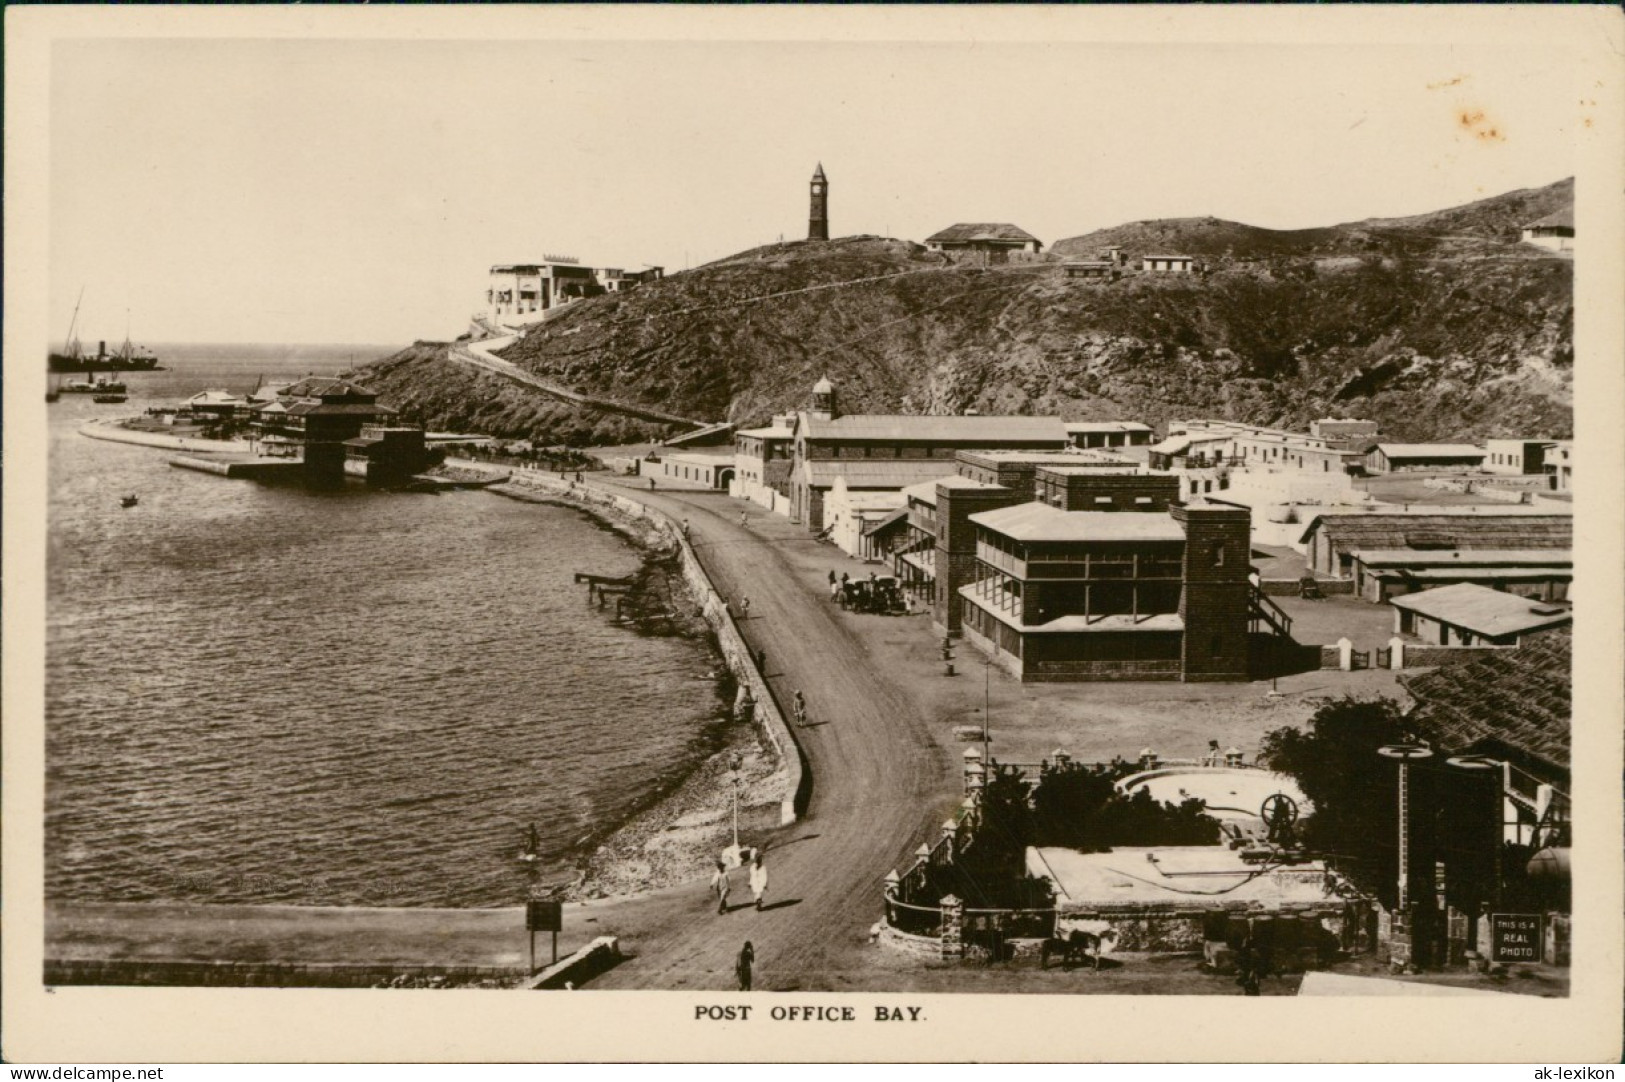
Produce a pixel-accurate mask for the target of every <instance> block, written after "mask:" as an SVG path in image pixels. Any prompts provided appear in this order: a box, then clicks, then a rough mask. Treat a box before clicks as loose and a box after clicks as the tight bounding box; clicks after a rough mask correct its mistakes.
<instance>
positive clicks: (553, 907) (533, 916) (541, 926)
mask: <svg viewBox="0 0 1625 1082" xmlns="http://www.w3.org/2000/svg"><path fill="white" fill-rule="evenodd" d="M563 928H564V903H562V902H538V901H529V902H526V903H525V930H526V931H528V932H558V931H563Z"/></svg>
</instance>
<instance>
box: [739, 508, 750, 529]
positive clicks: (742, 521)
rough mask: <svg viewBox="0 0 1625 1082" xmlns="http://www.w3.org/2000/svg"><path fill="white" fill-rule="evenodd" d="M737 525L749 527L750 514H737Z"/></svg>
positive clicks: (746, 512)
mask: <svg viewBox="0 0 1625 1082" xmlns="http://www.w3.org/2000/svg"><path fill="white" fill-rule="evenodd" d="M739 525H741V526H748V525H750V512H749V511H748V510H747V511H741V512H739Z"/></svg>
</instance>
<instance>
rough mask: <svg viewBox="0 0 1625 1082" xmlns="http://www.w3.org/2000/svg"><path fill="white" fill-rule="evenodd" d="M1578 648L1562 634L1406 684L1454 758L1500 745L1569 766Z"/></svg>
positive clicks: (1424, 718) (1418, 711)
mask: <svg viewBox="0 0 1625 1082" xmlns="http://www.w3.org/2000/svg"><path fill="white" fill-rule="evenodd" d="M1573 660H1574V643H1573V638H1572V636H1571V635H1570V633H1569V632H1567V631H1554V632H1552V633H1551V634H1548V635H1541V636H1539V637H1537V638H1535V639H1532V640H1530V641H1529V642H1526V643H1523V644H1522V645H1521V646H1519V647H1518V648H1517V649H1515V650H1500V651H1497V652H1495V653H1493V654H1487V655H1485V656H1483V657H1478V658H1474V659H1473V660H1472V661H1466V662H1462V663H1459V664H1456V665H1445V666H1442V667H1440V668H1438V669H1435V670H1433V671H1432V672H1430V673H1425V674H1423V675H1421V676H1413V677H1403V676H1402V677H1400V681H1401V683H1402V684H1403V685H1404V687H1405V690H1406V691H1408V692H1410V695H1411V697H1412V698H1413V699H1415V700H1416V710H1415V716H1416V717H1417V718H1418V719H1420V720H1421V721H1423V722H1425V723H1426V724H1427V726H1428V727H1429V728H1431V729H1432V730H1433V734H1434V735H1435V736H1436V737H1437V739H1438V740H1439V741H1440V742H1441V743H1442V744H1444V746H1445V748H1446V750H1448V751H1451V752H1464V751H1471V750H1473V748H1474V747H1475V746H1478V745H1482V744H1485V743H1490V744H1499V745H1502V746H1505V747H1509V748H1513V749H1516V750H1519V751H1523V752H1525V753H1527V754H1530V755H1533V756H1536V757H1538V758H1540V759H1544V760H1546V761H1547V762H1548V763H1551V764H1553V765H1554V766H1557V767H1559V768H1561V769H1563V770H1567V769H1568V766H1569V733H1570V728H1571V724H1572V716H1573V698H1574V678H1573V672H1572V668H1573Z"/></svg>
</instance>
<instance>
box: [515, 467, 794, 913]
mask: <svg viewBox="0 0 1625 1082" xmlns="http://www.w3.org/2000/svg"><path fill="white" fill-rule="evenodd" d="M527 480H528V481H529V483H526V481H521V480H519V479H518V478H517V477H516V478H515V479H514V480H512V481H510V482H508V483H506V484H503V485H498V486H494V487H493V488H491V489H490V490H489V491H491V492H493V493H495V494H496V495H499V496H502V497H504V498H507V499H513V500H519V501H520V502H524V503H541V504H550V505H553V506H558V507H566V508H569V509H571V510H574V511H577V512H580V513H581V514H584V515H587V516H588V517H590V518H593V519H595V520H597V521H598V522H600V523H602V524H603V525H604V526H605V528H607V529H609V530H611V531H612V532H615V533H617V534H619V535H620V536H622V537H623V538H624V539H625V540H626V541H627V542H628V543H629V544H632V545H633V546H634V547H635V548H637V549H638V550H639V551H640V553H641V555H642V557H643V567H642V569H641V570H640V572H639V574H638V578H639V580H640V584H639V586H636V587H634V590H633V594H632V595H629V596H635V595H636V594H637V593H638V591H639V590H640V589H641V588H642V587H643V585H644V584H643V582H642V581H641V580H644V579H646V578H648V577H650V576H651V574H652V573H653V572H656V571H658V570H660V564H661V563H662V562H663V561H666V560H670V559H672V557H673V556H674V555H675V553H674V552H673V551H672V549H671V544H672V539H671V538H670V537H668V536H667V535H666V533H665V531H664V530H663V529H661V528H659V527H658V526H655V525H654V524H653V523H651V522H649V520H648V519H645V518H635V517H633V516H630V515H626V514H624V513H622V512H621V511H620V509H619V508H618V507H616V506H614V505H608V506H606V505H604V504H601V503H599V502H597V501H594V500H588V499H582V498H580V497H579V496H576V495H575V493H576V492H577V491H581V486H575V487H574V488H571V487H567V486H570V484H571V483H570V482H568V481H565V482H558V481H555V480H553V479H552V478H533V479H531V478H527ZM537 481H547V482H550V483H549V484H548V486H547V487H546V488H545V489H544V488H541V487H540V486H539V485H538V484H537V483H536V482H537ZM655 592H656V593H658V594H660V595H661V596H659V597H658V601H659V602H661V603H663V604H664V605H665V606H666V607H667V609H668V611H667V612H666V613H656V614H654V617H656V618H658V617H660V616H663V615H665V616H676V613H677V612H678V611H679V610H680V612H681V615H680V616H676V619H677V620H678V621H680V623H681V624H684V625H688V626H687V627H682V628H680V629H679V630H676V631H675V632H674V633H676V634H682V635H689V636H691V637H695V638H704V639H705V640H706V646H707V648H708V649H709V651H710V652H711V654H712V659H713V660H714V661H715V662H716V664H717V666H718V668H717V670H715V672H716V673H717V676H718V679H719V680H724V679H725V680H726V683H725V684H724V685H723V686H722V687H720V688H719V689H718V690H719V691H723V692H726V691H727V690H728V689H729V687H731V686H736V685H735V682H734V680H733V679H732V676H731V674H730V673H728V671H727V664H728V662H727V658H726V656H725V654H724V652H723V651H722V649H721V648H720V645H719V644H718V642H717V640H716V636H715V635H714V633H712V632H711V630H710V627H709V624H708V623H707V622H706V620H705V614H704V606H703V605H702V604H701V602H700V600H699V599H698V598H697V597H696V596H695V594H694V589H693V584H692V583H690V582H689V581H688V579H687V578H686V577H680V578H679V580H678V582H676V583H672V582H670V580H669V577H668V580H667V582H666V583H665V584H664V589H663V590H662V589H657V590H656V591H655ZM640 600H642V599H640ZM637 607H641V606H640V605H637V603H636V602H635V608H634V611H633V612H632V613H630V614H629V620H630V622H632V623H634V624H639V625H642V624H644V623H645V622H647V621H648V620H650V619H651V617H650V616H649V615H647V614H644V613H640V612H638V611H636V609H637ZM696 624H697V625H698V626H697V627H696V626H694V625H696ZM701 629H704V630H703V631H701ZM640 633H645V634H651V633H653V634H658V633H659V632H651V631H648V630H645V629H643V628H642V627H640ZM715 716H716V718H717V722H718V724H717V728H718V729H719V730H720V732H721V734H722V744H721V746H720V747H719V748H717V749H716V750H714V751H713V752H711V753H710V754H708V755H706V756H705V757H704V758H702V759H701V760H700V761H699V762H698V763H696V764H695V766H694V768H693V769H691V770H689V771H688V772H687V773H685V774H684V776H683V777H682V778H681V779H680V780H678V781H677V782H676V783H675V784H674V785H673V786H672V787H671V789H670V790H668V791H666V792H664V793H662V794H660V795H659V796H658V797H657V798H656V799H655V800H654V801H653V802H652V803H651V804H649V805H648V806H646V807H643V808H641V809H639V810H638V811H636V812H634V813H633V814H632V815H631V816H630V817H629V818H627V819H626V820H625V821H623V822H621V823H620V824H618V825H617V826H615V827H613V828H611V829H610V830H608V831H607V832H606V833H605V834H604V835H603V836H601V837H600V838H598V839H596V841H597V844H596V845H595V846H594V848H593V849H592V850H591V852H589V853H587V854H586V855H585V856H584V857H582V858H581V859H579V860H578V861H577V862H576V872H577V877H576V879H575V880H574V881H573V882H572V883H571V884H570V885H569V886H568V887H565V888H563V889H561V890H559V891H558V892H557V895H556V896H557V897H560V898H562V899H565V900H569V901H586V900H596V899H603V898H624V897H628V896H635V895H640V894H647V893H651V892H654V891H659V890H663V889H665V888H667V887H671V886H675V885H678V884H681V883H686V882H694V881H697V880H699V879H703V878H705V877H706V876H708V875H709V874H710V869H711V864H712V862H713V861H714V860H715V859H717V857H718V855H719V854H720V852H721V850H722V849H723V848H724V847H726V846H728V845H731V844H732V842H733V834H732V825H733V824H732V816H731V814H730V812H731V809H732V797H731V785H730V778H729V767H730V765H731V762H732V761H733V760H734V759H735V758H736V757H737V759H738V760H739V762H740V776H741V778H742V779H743V780H742V789H741V796H740V803H739V822H740V837H741V841H742V843H743V844H751V839H754V838H757V837H759V836H760V835H761V834H763V833H766V832H769V831H772V830H776V829H777V828H778V827H779V826H780V814H779V807H778V805H779V804H780V798H779V796H778V795H777V793H778V791H780V790H782V788H783V786H784V783H785V776H784V775H785V772H784V770H783V767H782V764H781V763H780V762H779V761H778V760H779V755H778V753H777V749H776V748H775V746H774V743H773V741H772V740H771V739H770V738H767V737H766V734H765V733H764V732H763V731H761V730H759V729H758V728H757V726H756V724H755V723H750V724H741V723H740V722H739V721H738V720H737V718H735V717H734V716H733V715H732V711H731V710H730V709H729V708H728V704H727V702H726V701H723V702H721V703H719V705H718V710H717V713H716V715H715Z"/></svg>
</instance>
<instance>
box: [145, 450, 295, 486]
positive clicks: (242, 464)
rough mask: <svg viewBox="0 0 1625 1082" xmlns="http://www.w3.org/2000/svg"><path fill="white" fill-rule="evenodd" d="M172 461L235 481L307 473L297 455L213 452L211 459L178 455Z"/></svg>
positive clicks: (190, 468) (188, 468)
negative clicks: (290, 456)
mask: <svg viewBox="0 0 1625 1082" xmlns="http://www.w3.org/2000/svg"><path fill="white" fill-rule="evenodd" d="M169 464H170V465H171V466H175V467H177V468H179V469H183V470H197V471H198V472H199V473H212V474H214V475H215V476H216V477H230V478H232V479H234V480H235V479H238V478H247V479H249V480H253V481H269V480H275V479H278V478H299V477H303V476H304V472H305V464H304V463H303V462H301V461H299V460H298V459H296V458H291V459H290V458H261V457H258V456H255V455H210V456H209V457H208V458H197V457H194V456H192V455H176V456H175V457H174V458H172V459H170V460H169Z"/></svg>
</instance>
